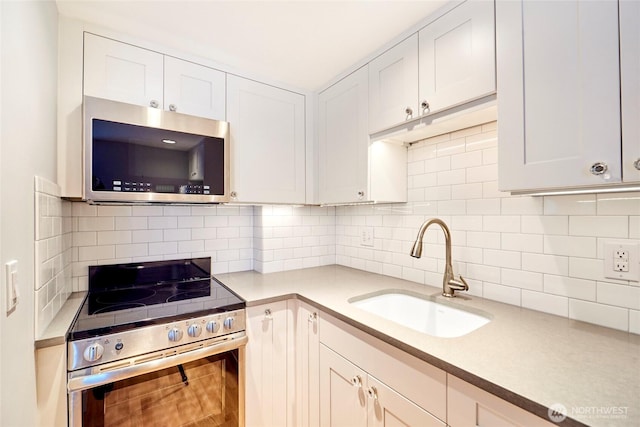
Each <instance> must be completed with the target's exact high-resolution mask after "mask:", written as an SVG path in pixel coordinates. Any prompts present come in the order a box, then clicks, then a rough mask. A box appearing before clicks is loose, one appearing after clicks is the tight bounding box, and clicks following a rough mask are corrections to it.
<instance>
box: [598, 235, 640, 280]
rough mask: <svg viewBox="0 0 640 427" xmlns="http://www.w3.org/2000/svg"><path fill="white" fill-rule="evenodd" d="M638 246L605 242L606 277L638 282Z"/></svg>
mask: <svg viewBox="0 0 640 427" xmlns="http://www.w3.org/2000/svg"><path fill="white" fill-rule="evenodd" d="M638 252H639V251H638V244H637V243H629V242H628V241H620V242H616V241H608V242H604V277H607V278H610V279H620V280H630V281H633V282H637V281H639V280H640V276H639V275H638V270H639V267H638V263H639V262H640V261H639V260H638Z"/></svg>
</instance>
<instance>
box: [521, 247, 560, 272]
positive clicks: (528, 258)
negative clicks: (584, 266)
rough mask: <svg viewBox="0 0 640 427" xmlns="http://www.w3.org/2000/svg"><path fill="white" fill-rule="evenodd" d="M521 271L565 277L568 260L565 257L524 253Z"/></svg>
mask: <svg viewBox="0 0 640 427" xmlns="http://www.w3.org/2000/svg"><path fill="white" fill-rule="evenodd" d="M522 269H523V270H528V271H537V272H539V273H548V274H559V275H563V276H566V275H567V274H568V273H569V259H568V258H567V257H565V256H556V255H543V254H532V253H526V252H525V253H523V254H522Z"/></svg>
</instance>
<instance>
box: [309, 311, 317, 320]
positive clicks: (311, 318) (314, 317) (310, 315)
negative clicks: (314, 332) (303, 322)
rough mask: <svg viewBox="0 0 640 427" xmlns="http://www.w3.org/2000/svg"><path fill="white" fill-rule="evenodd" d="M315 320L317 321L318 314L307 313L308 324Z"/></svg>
mask: <svg viewBox="0 0 640 427" xmlns="http://www.w3.org/2000/svg"><path fill="white" fill-rule="evenodd" d="M316 320H318V313H316V312H313V313H309V322H315V321H316Z"/></svg>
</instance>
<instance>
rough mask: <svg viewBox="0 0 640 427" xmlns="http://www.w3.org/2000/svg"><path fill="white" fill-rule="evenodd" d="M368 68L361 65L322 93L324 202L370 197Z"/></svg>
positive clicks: (320, 144)
mask: <svg viewBox="0 0 640 427" xmlns="http://www.w3.org/2000/svg"><path fill="white" fill-rule="evenodd" d="M367 82H368V72H367V68H366V67H363V68H360V69H359V70H358V71H355V72H354V73H352V74H350V75H349V76H347V77H345V78H344V79H342V80H340V81H339V82H338V83H336V84H334V85H333V86H331V87H330V88H328V89H327V90H325V91H324V92H322V93H320V95H319V97H318V104H319V105H318V121H319V123H318V173H319V189H318V192H319V199H320V203H349V202H358V201H364V200H367V198H368V197H369V196H368V194H367V190H368V189H367V178H368V177H367V173H368V170H367V150H368V144H369V134H368V132H367V129H368V108H369V107H368V103H369V101H368V93H369V90H368V83H367Z"/></svg>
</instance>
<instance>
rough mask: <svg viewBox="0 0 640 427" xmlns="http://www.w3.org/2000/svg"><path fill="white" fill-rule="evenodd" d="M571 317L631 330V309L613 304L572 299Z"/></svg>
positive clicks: (570, 302) (570, 303)
mask: <svg viewBox="0 0 640 427" xmlns="http://www.w3.org/2000/svg"><path fill="white" fill-rule="evenodd" d="M569 318H571V319H575V320H581V321H583V322H589V323H595V324H598V325H602V326H606V327H608V328H613V329H620V330H623V331H627V330H629V310H627V309H624V308H620V307H614V306H611V305H605V304H597V303H594V302H589V301H581V300H575V299H570V300H569Z"/></svg>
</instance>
